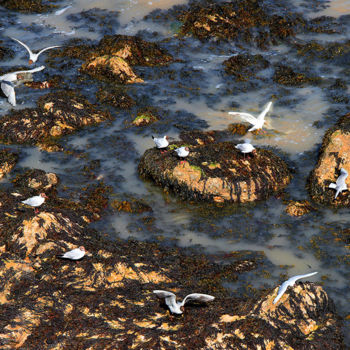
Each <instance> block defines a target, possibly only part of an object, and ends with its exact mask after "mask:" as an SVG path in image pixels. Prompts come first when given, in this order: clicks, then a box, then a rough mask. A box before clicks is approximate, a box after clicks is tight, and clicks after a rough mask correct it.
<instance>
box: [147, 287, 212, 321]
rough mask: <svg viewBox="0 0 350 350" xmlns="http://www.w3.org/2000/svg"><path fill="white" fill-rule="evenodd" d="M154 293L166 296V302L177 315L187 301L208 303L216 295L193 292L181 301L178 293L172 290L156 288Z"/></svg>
mask: <svg viewBox="0 0 350 350" xmlns="http://www.w3.org/2000/svg"><path fill="white" fill-rule="evenodd" d="M153 293H155V294H156V295H157V297H158V298H164V301H165V304H166V305H167V306H168V307H169V309H170V311H171V312H172V313H173V314H177V315H180V314H182V313H183V310H184V306H185V304H186V302H188V301H190V300H191V301H200V302H202V303H206V302H208V301H212V300H214V299H215V297H213V296H211V295H208V294H200V293H192V294H188V295H187V296H186V297H185V299H184V300H182V301H181V302H180V301H176V295H175V294H174V293H172V292H167V291H166V290H154V291H153Z"/></svg>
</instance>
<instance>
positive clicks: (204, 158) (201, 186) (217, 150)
mask: <svg viewBox="0 0 350 350" xmlns="http://www.w3.org/2000/svg"><path fill="white" fill-rule="evenodd" d="M180 146H183V145H180V144H178V145H177V144H173V145H169V146H168V149H169V151H168V152H167V153H166V154H162V153H161V152H160V151H159V149H156V148H152V149H149V150H147V151H146V152H145V154H144V155H143V156H142V158H141V160H140V163H139V167H138V171H139V173H140V175H142V176H143V177H149V178H151V179H152V180H154V181H155V182H156V183H157V184H158V185H160V186H162V187H164V188H170V189H172V190H173V191H174V192H175V193H176V194H178V195H179V196H181V197H182V198H186V199H195V200H209V201H215V202H238V203H244V202H251V201H257V200H263V199H266V198H268V197H269V196H270V195H272V194H277V193H278V192H280V191H281V190H283V189H284V188H285V187H286V186H287V185H288V183H289V182H290V179H291V175H290V172H289V170H288V167H287V165H286V163H285V162H284V161H283V160H281V159H280V158H279V157H277V156H276V155H275V154H273V153H272V152H271V151H267V150H263V149H257V152H256V153H255V154H254V156H244V155H243V154H242V153H240V152H239V151H238V150H237V149H236V148H235V145H234V144H233V143H231V142H222V143H215V144H214V143H208V144H205V145H198V146H190V155H189V156H188V157H187V158H185V161H184V162H182V164H181V162H180V160H179V158H178V157H177V156H176V153H175V152H174V151H172V149H174V148H177V147H180Z"/></svg>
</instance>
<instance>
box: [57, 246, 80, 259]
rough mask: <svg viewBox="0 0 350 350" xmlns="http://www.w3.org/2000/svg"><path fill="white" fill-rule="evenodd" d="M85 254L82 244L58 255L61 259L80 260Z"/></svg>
mask: <svg viewBox="0 0 350 350" xmlns="http://www.w3.org/2000/svg"><path fill="white" fill-rule="evenodd" d="M84 255H85V248H84V247H83V246H81V247H79V248H75V249H73V250H70V251H69V252H66V253H64V254H61V255H58V257H59V258H61V259H69V260H80V259H81V258H82V257H83V256H84Z"/></svg>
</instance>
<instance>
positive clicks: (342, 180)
mask: <svg viewBox="0 0 350 350" xmlns="http://www.w3.org/2000/svg"><path fill="white" fill-rule="evenodd" d="M347 177H348V172H347V171H346V170H345V169H344V168H341V169H340V175H339V177H338V179H337V181H336V184H337V185H343V184H345V180H346V178H347ZM345 186H346V184H345Z"/></svg>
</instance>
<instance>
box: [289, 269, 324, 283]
mask: <svg viewBox="0 0 350 350" xmlns="http://www.w3.org/2000/svg"><path fill="white" fill-rule="evenodd" d="M316 273H318V272H311V273H307V274H305V275H297V276H293V277H291V278H290V279H289V280H287V282H289V285H291V286H292V285H293V284H294V283H295V282H296V281H297V280H300V279H301V278H306V277H311V276H313V275H316Z"/></svg>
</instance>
